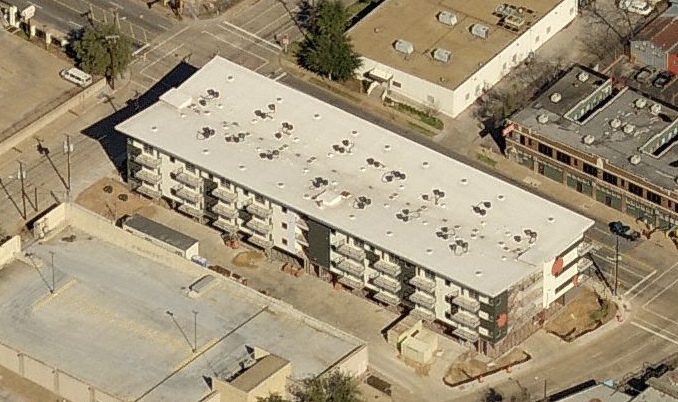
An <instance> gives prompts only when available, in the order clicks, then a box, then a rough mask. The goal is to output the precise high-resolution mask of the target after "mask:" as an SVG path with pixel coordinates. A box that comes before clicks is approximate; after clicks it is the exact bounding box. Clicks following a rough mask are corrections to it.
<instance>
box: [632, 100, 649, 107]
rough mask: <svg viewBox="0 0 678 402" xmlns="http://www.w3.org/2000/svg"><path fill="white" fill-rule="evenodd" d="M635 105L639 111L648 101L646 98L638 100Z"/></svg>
mask: <svg viewBox="0 0 678 402" xmlns="http://www.w3.org/2000/svg"><path fill="white" fill-rule="evenodd" d="M633 104H634V105H636V107H637V108H638V109H642V108H644V107H645V105H647V100H646V99H645V98H638V99H636V101H635V102H634V103H633Z"/></svg>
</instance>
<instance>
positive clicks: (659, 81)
mask: <svg viewBox="0 0 678 402" xmlns="http://www.w3.org/2000/svg"><path fill="white" fill-rule="evenodd" d="M673 77H674V75H673V74H672V73H670V72H668V71H662V72H661V73H659V74H657V78H655V79H654V81H652V85H654V86H655V87H657V88H664V87H665V86H666V85H667V84H668V83H669V82H671V80H673Z"/></svg>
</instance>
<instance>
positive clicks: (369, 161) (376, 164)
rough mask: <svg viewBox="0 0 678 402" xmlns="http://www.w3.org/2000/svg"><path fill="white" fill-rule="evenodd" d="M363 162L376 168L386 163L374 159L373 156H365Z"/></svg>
mask: <svg viewBox="0 0 678 402" xmlns="http://www.w3.org/2000/svg"><path fill="white" fill-rule="evenodd" d="M365 162H367V164H368V165H370V166H374V167H375V168H377V169H379V168H382V167H385V166H386V165H384V164H383V163H381V162H379V161H378V160H376V159H374V158H367V159H366V160H365Z"/></svg>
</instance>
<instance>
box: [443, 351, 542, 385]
mask: <svg viewBox="0 0 678 402" xmlns="http://www.w3.org/2000/svg"><path fill="white" fill-rule="evenodd" d="M529 359H530V355H528V354H527V353H525V351H523V350H522V349H520V348H513V349H511V351H509V352H508V353H506V354H505V355H503V356H501V357H499V358H498V359H496V360H494V361H490V362H487V361H483V360H481V359H480V357H479V356H478V355H477V353H474V352H467V353H464V354H463V355H461V356H459V357H458V358H457V359H456V360H455V361H453V362H452V364H451V365H450V368H449V369H448V370H447V374H446V375H445V377H444V378H443V380H444V382H445V383H446V384H447V385H449V386H456V385H459V384H463V383H466V382H469V381H473V380H476V379H478V378H479V377H481V376H482V377H484V376H487V375H490V374H493V373H495V372H497V371H501V370H506V369H510V367H512V366H514V365H516V364H520V363H523V362H525V361H527V360H529Z"/></svg>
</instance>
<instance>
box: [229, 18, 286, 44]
mask: <svg viewBox="0 0 678 402" xmlns="http://www.w3.org/2000/svg"><path fill="white" fill-rule="evenodd" d="M221 24H224V25H226V26H227V27H229V28H232V29H235V30H236V31H238V32H241V33H242V34H244V35H247V36H249V37H251V38H254V39H256V40H258V41H261V42H264V43H266V44H267V45H269V46H271V47H272V48H274V49H277V50H278V51H280V50H282V47H280V46H278V45H277V44H275V43H273V42H271V41H269V40H267V39H264V38H262V37H260V36H258V35H255V34H253V33H252V32H250V31H247V30H244V29H242V28H240V27H239V26H237V25H233V24H231V23H230V22H228V21H221V23H220V24H218V26H219V27H220V28H222V29H224V30H227V29H226V28H225V27H224V26H222V25H221ZM269 50H270V49H269Z"/></svg>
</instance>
